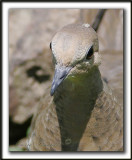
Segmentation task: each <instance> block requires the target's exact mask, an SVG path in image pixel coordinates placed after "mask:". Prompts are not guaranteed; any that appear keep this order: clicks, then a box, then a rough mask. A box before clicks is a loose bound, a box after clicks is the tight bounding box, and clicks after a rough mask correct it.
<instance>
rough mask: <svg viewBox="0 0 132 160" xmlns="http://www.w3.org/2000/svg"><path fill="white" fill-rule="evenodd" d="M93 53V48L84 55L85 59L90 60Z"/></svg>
mask: <svg viewBox="0 0 132 160" xmlns="http://www.w3.org/2000/svg"><path fill="white" fill-rule="evenodd" d="M93 53H94V50H93V46H92V47H91V48H90V49H89V50H88V52H87V54H86V59H91V57H92V55H93Z"/></svg>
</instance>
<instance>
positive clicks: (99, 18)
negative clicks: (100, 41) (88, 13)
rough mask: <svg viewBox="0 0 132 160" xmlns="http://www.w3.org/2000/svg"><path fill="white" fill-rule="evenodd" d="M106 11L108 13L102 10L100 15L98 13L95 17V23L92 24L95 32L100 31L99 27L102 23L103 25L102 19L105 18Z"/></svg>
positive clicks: (99, 12)
mask: <svg viewBox="0 0 132 160" xmlns="http://www.w3.org/2000/svg"><path fill="white" fill-rule="evenodd" d="M105 11H106V9H100V10H99V11H98V13H97V15H96V17H95V20H94V22H93V24H92V27H93V29H94V30H95V31H97V30H98V28H99V25H100V23H101V20H102V18H103V16H104V13H105Z"/></svg>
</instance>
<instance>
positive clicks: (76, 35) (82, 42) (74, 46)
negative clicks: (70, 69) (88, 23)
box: [52, 26, 97, 65]
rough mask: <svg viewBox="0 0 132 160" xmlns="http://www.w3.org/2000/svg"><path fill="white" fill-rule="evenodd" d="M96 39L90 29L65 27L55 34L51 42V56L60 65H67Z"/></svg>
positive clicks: (94, 33)
mask: <svg viewBox="0 0 132 160" xmlns="http://www.w3.org/2000/svg"><path fill="white" fill-rule="evenodd" d="M95 39H97V35H96V32H95V31H94V30H93V29H92V28H91V27H85V26H81V27H80V26H79V27H76V26H71V27H69V26H67V27H64V28H63V29H62V30H60V31H59V32H57V34H56V35H55V36H54V38H53V40H52V50H53V54H54V55H55V56H56V58H57V60H58V61H60V62H61V63H62V64H65V65H66V64H69V63H70V62H72V60H73V59H74V58H75V57H76V55H77V56H79V55H80V57H81V54H83V51H84V50H85V48H88V47H90V46H91V45H92V44H93V42H94V40H95Z"/></svg>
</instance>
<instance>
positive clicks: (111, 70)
mask: <svg viewBox="0 0 132 160" xmlns="http://www.w3.org/2000/svg"><path fill="white" fill-rule="evenodd" d="M100 54H101V58H102V64H101V65H100V71H101V75H102V77H105V78H106V79H107V81H108V85H109V86H110V87H111V88H112V90H113V92H114V94H115V95H116V97H117V99H118V101H119V102H120V104H121V105H123V51H116V50H115V51H114V50H105V51H103V52H101V53H100Z"/></svg>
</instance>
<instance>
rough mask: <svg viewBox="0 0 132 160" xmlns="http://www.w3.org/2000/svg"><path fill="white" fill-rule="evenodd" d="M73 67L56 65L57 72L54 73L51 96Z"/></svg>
mask: <svg viewBox="0 0 132 160" xmlns="http://www.w3.org/2000/svg"><path fill="white" fill-rule="evenodd" d="M71 68H72V67H65V66H60V65H56V68H55V74H54V78H53V82H52V87H51V91H50V95H51V96H53V94H54V92H55V91H56V89H57V88H58V86H59V85H60V84H61V82H62V81H63V80H64V79H65V78H66V76H67V75H68V73H69V71H70V70H71Z"/></svg>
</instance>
